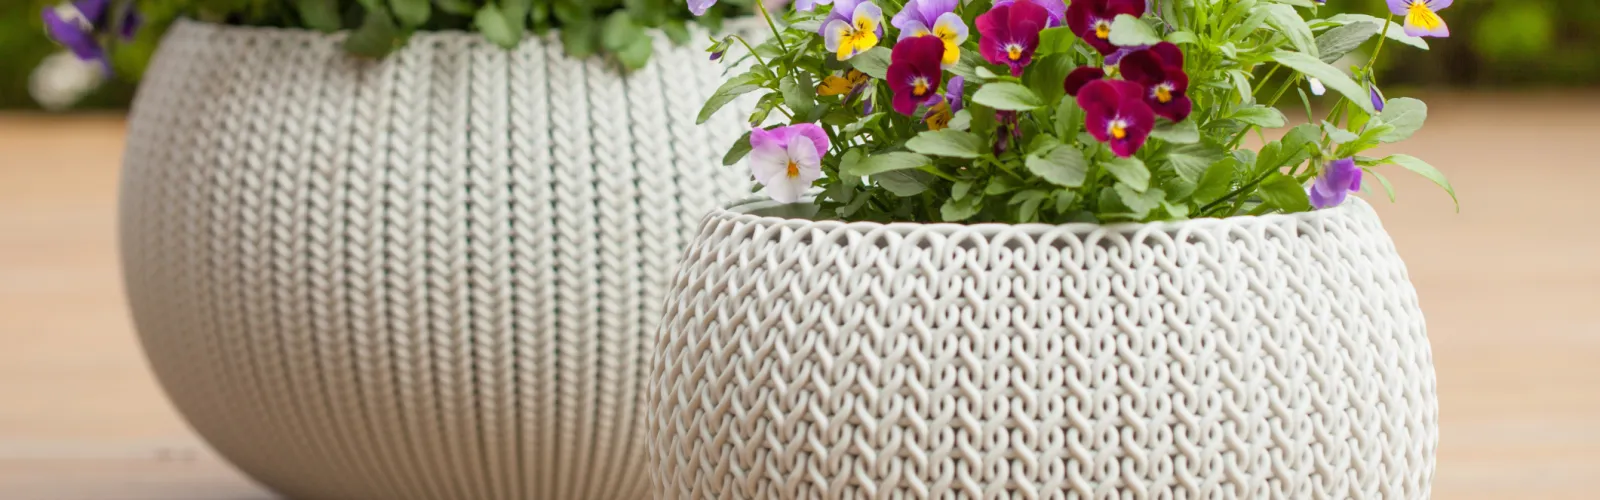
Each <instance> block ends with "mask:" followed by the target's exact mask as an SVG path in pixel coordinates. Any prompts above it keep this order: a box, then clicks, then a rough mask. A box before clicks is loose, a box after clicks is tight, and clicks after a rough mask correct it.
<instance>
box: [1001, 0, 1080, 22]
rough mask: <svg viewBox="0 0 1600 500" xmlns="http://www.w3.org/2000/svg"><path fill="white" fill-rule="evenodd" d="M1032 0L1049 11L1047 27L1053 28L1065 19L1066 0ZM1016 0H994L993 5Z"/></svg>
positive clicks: (1011, 2) (1005, 3) (1006, 3)
mask: <svg viewBox="0 0 1600 500" xmlns="http://www.w3.org/2000/svg"><path fill="white" fill-rule="evenodd" d="M1032 1H1033V3H1036V4H1039V6H1040V7H1044V10H1045V12H1049V13H1050V24H1049V26H1048V27H1051V28H1054V27H1056V26H1060V25H1061V23H1062V22H1064V21H1065V20H1066V18H1067V2H1066V0H1032ZM1016 2H1017V0H995V1H994V6H995V7H999V6H1002V5H1011V4H1013V3H1016Z"/></svg>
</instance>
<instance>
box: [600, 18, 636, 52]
mask: <svg viewBox="0 0 1600 500" xmlns="http://www.w3.org/2000/svg"><path fill="white" fill-rule="evenodd" d="M642 36H646V35H645V33H644V28H642V27H640V26H639V25H638V24H637V23H634V22H633V16H630V15H628V11H625V10H619V11H616V12H612V13H611V15H610V16H606V20H605V29H602V30H600V46H602V47H605V48H606V50H610V51H618V50H622V48H623V47H627V46H628V44H630V43H633V41H634V40H635V39H637V38H639V37H642Z"/></svg>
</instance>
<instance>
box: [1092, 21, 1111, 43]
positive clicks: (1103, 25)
mask: <svg viewBox="0 0 1600 500" xmlns="http://www.w3.org/2000/svg"><path fill="white" fill-rule="evenodd" d="M1094 36H1095V38H1099V39H1101V40H1110V39H1111V22H1109V21H1095V23H1094Z"/></svg>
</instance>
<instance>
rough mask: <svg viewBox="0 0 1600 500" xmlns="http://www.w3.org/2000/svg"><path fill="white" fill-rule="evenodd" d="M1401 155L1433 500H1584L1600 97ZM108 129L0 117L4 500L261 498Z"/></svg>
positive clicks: (1458, 108)
mask: <svg viewBox="0 0 1600 500" xmlns="http://www.w3.org/2000/svg"><path fill="white" fill-rule="evenodd" d="M1427 97H1428V100H1429V102H1430V103H1431V104H1432V106H1433V110H1434V111H1433V114H1432V117H1431V118H1430V120H1429V123H1428V126H1427V128H1426V129H1424V130H1423V131H1422V132H1421V133H1420V134H1418V135H1417V136H1416V137H1415V138H1414V139H1413V140H1412V141H1410V142H1409V143H1407V144H1405V145H1404V146H1405V148H1404V149H1405V152H1407V153H1410V154H1413V155H1415V156H1418V157H1421V158H1423V159H1426V160H1428V161H1430V162H1432V163H1433V164H1434V165H1436V166H1438V167H1440V168H1441V169H1443V170H1444V171H1445V172H1446V173H1447V174H1449V175H1450V176H1451V178H1452V179H1453V180H1454V182H1455V183H1456V186H1457V189H1458V190H1459V192H1460V194H1461V197H1462V201H1463V205H1462V211H1461V212H1460V213H1459V214H1458V213H1456V212H1455V210H1454V208H1453V207H1452V205H1451V203H1450V200H1449V198H1448V197H1446V196H1445V195H1444V194H1443V193H1442V192H1440V191H1439V190H1438V189H1436V188H1434V187H1432V186H1431V185H1429V184H1428V183H1427V182H1426V181H1423V180H1421V179H1420V178H1417V177H1414V176H1411V175H1408V174H1405V173H1403V172H1394V173H1392V174H1390V175H1389V177H1390V179H1392V180H1393V181H1394V183H1395V188H1396V189H1397V190H1398V191H1399V196H1400V200H1401V202H1402V203H1401V204H1399V205H1391V204H1390V203H1389V202H1388V201H1387V200H1381V201H1378V198H1381V195H1377V196H1372V195H1369V196H1368V199H1369V200H1374V205H1376V206H1377V207H1378V210H1379V212H1381V213H1382V215H1383V217H1384V223H1385V225H1386V226H1387V227H1388V229H1389V231H1390V232H1391V233H1393V235H1394V238H1395V240H1396V243H1397V245H1398V246H1399V249H1400V252H1401V254H1402V255H1403V256H1404V257H1405V258H1406V261H1407V262H1408V264H1409V266H1410V270H1411V276H1412V278H1413V279H1414V280H1415V282H1416V284H1417V288H1418V289H1419V293H1420V295H1421V299H1422V305H1423V309H1424V310H1425V311H1426V313H1427V316H1428V325H1429V327H1430V328H1429V332H1430V337H1431V339H1432V341H1433V349H1434V358H1435V360H1436V362H1437V363H1438V372H1439V394H1440V398H1441V400H1442V402H1441V417H1440V424H1441V431H1440V437H1441V439H1442V441H1443V443H1442V445H1441V447H1440V449H1439V469H1438V474H1437V476H1436V481H1435V483H1434V492H1435V498H1439V499H1445V500H1454V499H1541V500H1545V499H1592V498H1600V492H1596V491H1597V490H1600V487H1597V486H1594V483H1595V479H1596V477H1597V476H1600V315H1597V313H1600V222H1596V221H1597V220H1600V218H1597V217H1596V215H1595V212H1596V211H1595V210H1593V208H1595V207H1596V206H1600V159H1597V158H1600V148H1596V144H1597V143H1600V120H1597V119H1596V117H1597V116H1600V94H1595V93H1585V92H1556V93H1530V94H1435V95H1430V96H1427ZM122 135H123V123H122V119H121V118H120V117H117V116H74V117H44V116H33V115H0V499H6V500H11V499H17V500H33V499H39V500H77V499H106V500H134V499H138V500H170V499H208V500H209V499H266V498H272V495H271V494H270V493H268V492H267V491H266V490H265V489H263V488H262V487H260V486H258V485H255V484H253V483H252V482H250V481H249V480H248V479H246V478H245V477H244V476H242V475H241V474H239V473H238V472H237V471H235V470H234V469H232V468H231V467H230V466H228V465H227V464H226V463H224V462H222V461H221V460H220V459H218V458H217V457H216V456H215V455H214V454H212V453H211V452H210V451H209V450H208V449H207V448H206V447H205V445H204V444H203V443H202V442H201V441H200V440H199V439H198V438H197V437H196V436H195V435H194V433H193V432H192V431H190V430H189V429H188V428H187V427H186V426H185V424H184V423H183V421H182V420H181V419H180V417H179V416H178V415H177V414H176V413H175V412H174V411H173V409H172V407H171V406H170V405H169V404H168V403H167V401H166V400H165V398H164V397H163V395H162V393H161V390H160V388H159V387H158V386H157V385H156V383H155V380H154V379H153V378H152V376H151V374H150V371H149V369H148V367H147V366H145V361H144V358H143V356H142V355H141V354H140V352H139V346H138V341H137V339H136V337H135V336H134V334H133V331H132V329H131V327H130V325H129V322H128V317H127V312H126V310H125V306H124V305H123V300H122V297H121V293H122V292H121V283H120V278H119V276H118V270H117V260H116V249H115V235H114V217H113V213H114V211H115V208H116V205H115V196H116V183H117V163H118V157H119V155H120V154H121V148H122Z"/></svg>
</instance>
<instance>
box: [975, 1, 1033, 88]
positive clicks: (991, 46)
mask: <svg viewBox="0 0 1600 500" xmlns="http://www.w3.org/2000/svg"><path fill="white" fill-rule="evenodd" d="M976 23H977V25H978V34H980V35H982V38H979V39H978V53H979V54H982V55H983V59H984V60H986V61H989V62H990V63H991V64H1004V65H1006V66H1010V67H1011V76H1022V68H1024V67H1026V66H1028V64H1030V63H1032V62H1033V52H1034V51H1035V50H1038V48H1039V32H1041V31H1044V29H1045V28H1046V27H1048V26H1049V24H1050V12H1049V11H1047V10H1045V8H1044V7H1040V6H1039V5H1038V4H1036V3H1033V1H1032V0H1016V1H1015V2H1012V3H1010V4H1006V5H996V6H995V7H994V8H991V9H989V11H988V12H985V13H983V15H980V16H978V19H977V20H976Z"/></svg>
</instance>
